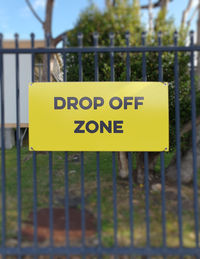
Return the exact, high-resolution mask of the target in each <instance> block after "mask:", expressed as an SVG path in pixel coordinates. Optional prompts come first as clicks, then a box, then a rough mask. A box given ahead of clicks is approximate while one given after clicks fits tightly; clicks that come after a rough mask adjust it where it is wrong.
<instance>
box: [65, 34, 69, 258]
mask: <svg viewBox="0 0 200 259" xmlns="http://www.w3.org/2000/svg"><path fill="white" fill-rule="evenodd" d="M63 48H66V36H64V37H63ZM63 70H64V71H63V81H64V82H65V81H67V75H66V72H67V71H66V52H63ZM68 173H69V170H68V152H65V232H66V246H68V247H69V246H70V238H69V175H68ZM67 258H69V255H67Z"/></svg>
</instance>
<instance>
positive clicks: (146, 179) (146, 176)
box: [142, 32, 150, 247]
mask: <svg viewBox="0 0 200 259" xmlns="http://www.w3.org/2000/svg"><path fill="white" fill-rule="evenodd" d="M145 44H146V33H145V32H143V33H142V46H145ZM142 79H143V81H146V80H147V75H146V53H145V52H143V53H142ZM144 186H145V215H146V246H147V247H149V246H150V216H149V158H148V153H147V152H144Z"/></svg>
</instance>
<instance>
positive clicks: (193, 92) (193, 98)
mask: <svg viewBox="0 0 200 259" xmlns="http://www.w3.org/2000/svg"><path fill="white" fill-rule="evenodd" d="M193 45H194V32H193V31H192V32H190V46H193ZM190 64H191V70H190V78H191V107H192V113H191V116H192V155H193V186H194V220H195V239H196V240H195V241H196V247H199V218H198V216H199V206H198V175H197V174H198V172H197V144H196V143H197V142H196V138H197V136H196V135H197V134H196V90H195V82H194V51H191V56H190Z"/></svg>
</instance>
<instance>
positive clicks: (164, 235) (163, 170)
mask: <svg viewBox="0 0 200 259" xmlns="http://www.w3.org/2000/svg"><path fill="white" fill-rule="evenodd" d="M161 37H162V32H159V33H158V46H162V38H161ZM158 70H159V78H158V80H159V81H160V82H162V81H163V69H162V52H159V53H158ZM160 168H161V186H162V190H161V199H162V212H161V213H162V242H163V246H164V247H166V215H165V211H166V205H165V154H164V152H161V153H160ZM163 258H166V256H164V257H163Z"/></svg>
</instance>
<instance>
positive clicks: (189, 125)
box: [181, 116, 200, 136]
mask: <svg viewBox="0 0 200 259" xmlns="http://www.w3.org/2000/svg"><path fill="white" fill-rule="evenodd" d="M199 124H200V116H198V117H197V118H196V126H197V125H199ZM191 130H192V122H191V121H189V122H188V123H186V124H185V125H184V126H183V128H182V130H181V136H183V135H184V134H185V133H187V132H189V131H191Z"/></svg>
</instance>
